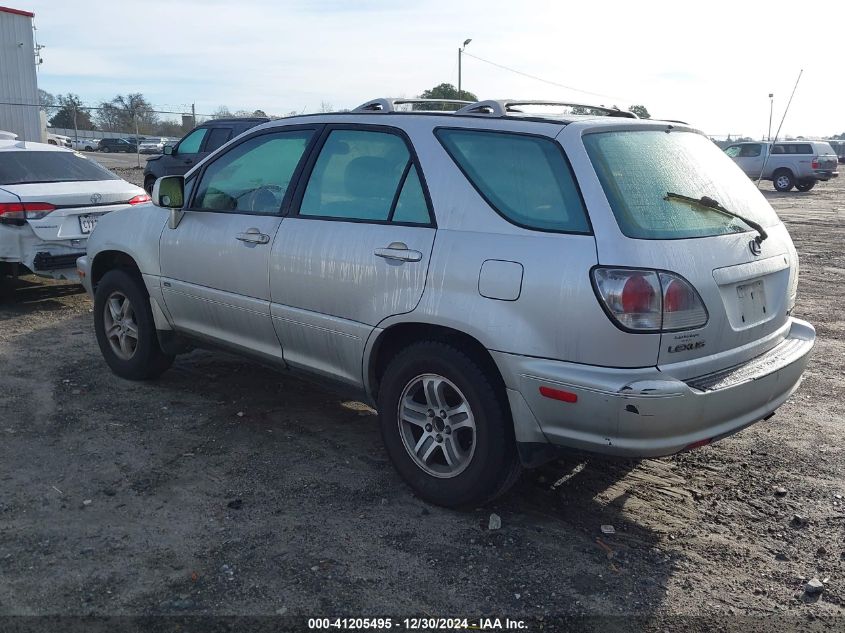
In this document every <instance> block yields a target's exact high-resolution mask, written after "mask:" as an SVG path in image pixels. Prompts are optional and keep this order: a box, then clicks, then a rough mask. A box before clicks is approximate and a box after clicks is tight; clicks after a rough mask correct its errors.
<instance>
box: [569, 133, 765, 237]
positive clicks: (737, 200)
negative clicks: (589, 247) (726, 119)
mask: <svg viewBox="0 0 845 633" xmlns="http://www.w3.org/2000/svg"><path fill="white" fill-rule="evenodd" d="M583 138H584V145H585V147H586V149H587V153H588V155H589V156H590V160H591V161H592V163H593V167H594V168H595V170H596V175H597V176H598V178H599V181H600V182H601V185H602V188H603V189H604V192H605V195H606V197H607V201H608V202H609V203H610V207H611V209H612V210H613V214H614V216H615V217H616V221H617V223H618V224H619V228H620V230H621V231H622V233H624V234H625V235H627V236H628V237H633V238H638V239H683V238H694V237H709V236H714V235H724V234H727V233H741V232H745V231H751V230H752V229H751V228H750V227H749V226H747V225H746V224H745V223H743V222H742V221H741V220H738V219H737V218H733V217H730V216H727V215H724V214H722V213H718V212H716V211H714V210H713V209H707V208H703V207H700V206H697V205H691V204H688V203H685V202H682V201H680V200H677V199H672V198H669V197H668V195H667V194H668V193H670V192H672V193H676V194H680V195H683V196H689V197H692V198H696V199H700V198H701V197H702V196H708V197H710V198H714V199H715V200H717V201H719V202H720V203H721V204H722V206H724V207H725V208H727V209H729V210H730V211H733V212H734V213H739V214H740V215H743V216H745V217H747V218H749V219H751V220H754V221H756V222H757V223H759V224H762V225H763V226H773V225H775V224H777V223H778V221H779V220H778V217H777V215H775V212H774V211H773V210H772V208H771V206H769V204H768V202H766V199H765V198H764V197H763V196H762V195H761V194H760V192H759V191H758V190H757V187H756V186H755V185H754V184H753V182H752V181H751V180H750V179H749V178H748V177H747V176H746V175H745V174H744V173H743V172H742V171H741V170H739V169H737V168H736V165H735V164H734V162H733V161H732V160H731V159H730V158H729V157H728V156H726V155H725V153H724V152H722V151H721V150H719V148H718V147H717V146H716V145H715V144H714V143H713V142H712V141H711V140H710V139H708V138H707V137H705V136H703V135H701V134H696V133H693V132H683V131H674V132H670V133H667V132H665V131H662V130H625V131H619V132H599V133H592V134H586V135H584V137H583Z"/></svg>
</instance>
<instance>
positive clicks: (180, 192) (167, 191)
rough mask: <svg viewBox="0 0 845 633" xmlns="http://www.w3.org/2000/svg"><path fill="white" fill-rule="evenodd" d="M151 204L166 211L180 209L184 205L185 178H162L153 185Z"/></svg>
mask: <svg viewBox="0 0 845 633" xmlns="http://www.w3.org/2000/svg"><path fill="white" fill-rule="evenodd" d="M152 199H153V204H154V205H156V206H157V207H165V208H167V209H181V208H182V205H184V203H185V177H184V176H164V177H163V178H159V179H158V180H156V182H155V185H153V195H152Z"/></svg>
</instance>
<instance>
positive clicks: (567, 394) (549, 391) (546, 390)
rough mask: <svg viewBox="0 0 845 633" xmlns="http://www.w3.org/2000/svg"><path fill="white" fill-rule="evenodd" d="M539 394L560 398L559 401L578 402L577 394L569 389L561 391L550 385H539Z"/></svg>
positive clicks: (555, 398)
mask: <svg viewBox="0 0 845 633" xmlns="http://www.w3.org/2000/svg"><path fill="white" fill-rule="evenodd" d="M540 395H541V396H544V397H546V398H551V399H552V400H560V401H561V402H578V394H577V393H572V392H571V391H563V390H562V389H553V388H552V387H540Z"/></svg>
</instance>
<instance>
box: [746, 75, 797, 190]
mask: <svg viewBox="0 0 845 633" xmlns="http://www.w3.org/2000/svg"><path fill="white" fill-rule="evenodd" d="M803 74H804V69H803V68H802V69H801V70H800V71H798V79H796V80H795V85H794V86H792V94H791V95H789V101H787V103H786V109H785V110H784V111H783V116H782V117H781V119H780V125H778V131H777V132H775V138H774V139H772V140H771V141H770V142H771V147H769V151H768V152H767V153H766V158H764V159H763V167H762V169H760V175H759V176H758V177H757V187H759V186H760V181H761V180H763V174H764V173H766V163H768V162H769V156H771V155H772V151H773V150H774V149H775V143H777V140H778V136H780V129H781V128H782V127H783V122H784V121H785V120H786V113H787V112H789V106H791V105H792V97H794V96H795V90H796V88H798V82H799V81H801V75H803Z"/></svg>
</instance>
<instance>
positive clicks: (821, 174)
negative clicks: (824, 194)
mask: <svg viewBox="0 0 845 633" xmlns="http://www.w3.org/2000/svg"><path fill="white" fill-rule="evenodd" d="M813 173H814V174H815V177H816V178H818V179H819V180H830V179H831V178H838V177H839V172H838V171H828V170H826V169H817V170H816V171H814V172H813Z"/></svg>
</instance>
